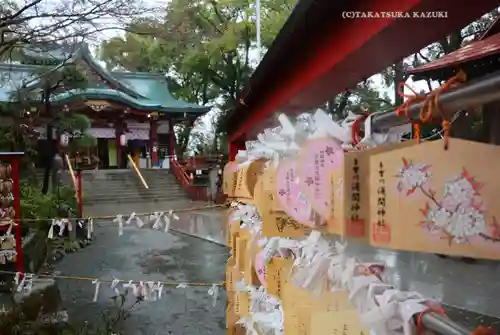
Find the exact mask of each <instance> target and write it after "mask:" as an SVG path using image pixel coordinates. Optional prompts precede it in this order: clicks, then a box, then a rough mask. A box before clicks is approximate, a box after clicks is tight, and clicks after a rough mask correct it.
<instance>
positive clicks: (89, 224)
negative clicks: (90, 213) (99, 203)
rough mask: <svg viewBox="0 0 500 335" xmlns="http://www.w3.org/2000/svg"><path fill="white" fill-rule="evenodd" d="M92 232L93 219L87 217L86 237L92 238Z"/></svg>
mask: <svg viewBox="0 0 500 335" xmlns="http://www.w3.org/2000/svg"><path fill="white" fill-rule="evenodd" d="M93 233H94V219H93V218H89V219H88V220H87V239H89V240H90V239H91V238H92V234H93Z"/></svg>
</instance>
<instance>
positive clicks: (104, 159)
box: [0, 44, 211, 168]
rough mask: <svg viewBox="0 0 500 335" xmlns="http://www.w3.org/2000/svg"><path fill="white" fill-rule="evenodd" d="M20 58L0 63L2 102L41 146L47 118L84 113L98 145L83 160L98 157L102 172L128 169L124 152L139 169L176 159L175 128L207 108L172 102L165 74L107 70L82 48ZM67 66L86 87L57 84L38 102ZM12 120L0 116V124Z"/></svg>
mask: <svg viewBox="0 0 500 335" xmlns="http://www.w3.org/2000/svg"><path fill="white" fill-rule="evenodd" d="M22 59H23V61H22V63H20V64H13V63H0V103H2V104H11V105H13V106H14V108H16V107H19V109H20V114H19V116H20V117H21V122H22V123H26V124H28V125H30V126H32V127H33V128H34V129H35V130H36V132H37V133H38V134H37V136H38V144H39V147H41V146H42V145H43V143H44V141H45V142H46V141H47V134H46V130H47V126H46V125H47V124H48V122H49V120H50V119H51V118H52V119H53V118H54V117H55V116H56V115H61V113H70V112H72V111H74V112H77V113H79V114H84V115H86V116H87V117H88V118H89V119H90V120H91V128H90V129H88V130H87V133H88V134H90V135H92V136H93V137H95V138H96V139H97V145H96V146H94V147H92V148H89V149H86V152H85V153H83V156H86V157H87V158H89V160H90V157H97V158H98V161H99V167H100V168H126V167H127V165H128V160H127V154H130V155H131V156H132V157H133V158H134V161H135V162H136V164H137V165H138V167H141V168H146V167H158V166H161V165H162V162H163V161H166V162H168V158H169V157H173V156H174V155H175V154H174V153H175V151H174V148H175V135H174V131H173V128H174V126H175V125H176V124H178V123H181V122H186V121H189V120H193V119H196V118H198V117H200V116H202V115H204V114H205V113H207V112H208V111H209V110H210V108H211V107H207V106H199V105H197V104H193V103H189V102H186V101H182V100H178V99H176V98H174V97H173V96H172V94H171V93H170V91H169V88H168V84H167V78H166V77H165V75H164V74H158V73H144V72H119V71H108V70H106V69H105V68H103V67H102V66H101V65H100V64H99V63H98V62H97V61H96V60H95V59H94V58H93V57H92V55H91V53H90V50H89V48H88V47H87V45H85V44H82V45H79V46H78V47H77V48H75V47H74V46H73V50H72V52H71V53H69V52H65V51H64V50H63V49H61V48H59V49H54V50H52V51H49V52H47V51H45V52H42V51H38V52H37V51H34V50H28V49H26V50H23V52H22ZM68 67H72V69H74V71H75V73H76V74H77V76H81V77H82V78H84V79H83V80H82V81H85V84H84V87H78V88H74V87H64V85H61V86H58V87H57V88H55V89H54V91H52V92H51V93H50V95H49V99H48V102H47V99H45V100H44V99H43V98H42V96H43V95H42V94H43V91H44V87H46V85H47V80H46V77H48V76H51V77H55V76H57V75H58V74H59V73H62V72H63V71H64V70H65V69H67V68H68ZM18 92H23V93H22V95H23V96H25V97H27V98H25V99H28V104H26V103H25V104H21V103H20V100H19V98H18V97H19V96H20V95H18ZM26 105H28V106H29V108H27V107H26ZM47 105H48V107H47ZM62 115H64V114H62ZM12 121H13V120H12V118H11V119H10V120H9V119H6V118H5V117H4V119H3V120H2V123H4V122H12ZM53 132H54V135H53V136H52V138H53V140H58V136H60V134H59V133H57V132H56V131H55V130H54V131H53ZM58 143H59V141H58ZM73 154H74V153H73Z"/></svg>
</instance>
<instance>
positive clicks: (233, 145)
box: [229, 140, 245, 161]
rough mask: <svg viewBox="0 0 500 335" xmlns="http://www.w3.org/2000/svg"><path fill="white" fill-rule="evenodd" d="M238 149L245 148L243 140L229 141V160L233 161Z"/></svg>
mask: <svg viewBox="0 0 500 335" xmlns="http://www.w3.org/2000/svg"><path fill="white" fill-rule="evenodd" d="M238 150H245V142H243V141H240V140H236V141H232V142H229V160H230V161H234V158H235V157H236V154H237V153H238Z"/></svg>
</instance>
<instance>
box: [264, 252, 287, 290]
mask: <svg viewBox="0 0 500 335" xmlns="http://www.w3.org/2000/svg"><path fill="white" fill-rule="evenodd" d="M292 265H293V259H292V258H280V257H273V258H272V259H271V261H270V262H269V263H268V264H267V265H266V274H267V278H266V279H267V292H268V293H269V294H270V295H273V296H275V297H277V298H278V299H282V298H283V291H282V288H283V286H284V285H285V283H287V282H288V277H289V275H290V271H291V269H292Z"/></svg>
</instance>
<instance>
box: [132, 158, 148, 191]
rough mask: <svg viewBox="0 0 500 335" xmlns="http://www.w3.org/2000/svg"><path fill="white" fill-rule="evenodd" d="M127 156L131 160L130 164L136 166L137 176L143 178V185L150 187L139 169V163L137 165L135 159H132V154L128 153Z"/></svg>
mask: <svg viewBox="0 0 500 335" xmlns="http://www.w3.org/2000/svg"><path fill="white" fill-rule="evenodd" d="M127 158H128V160H129V162H130V164H132V167H133V168H134V170H135V173H137V176H139V179H140V180H141V182H142V185H144V187H145V188H146V189H149V186H148V183H146V180H145V179H144V177H143V176H142V173H141V171H139V168H138V167H137V165H135V162H134V160H133V159H132V157H131V156H130V155H127Z"/></svg>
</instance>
